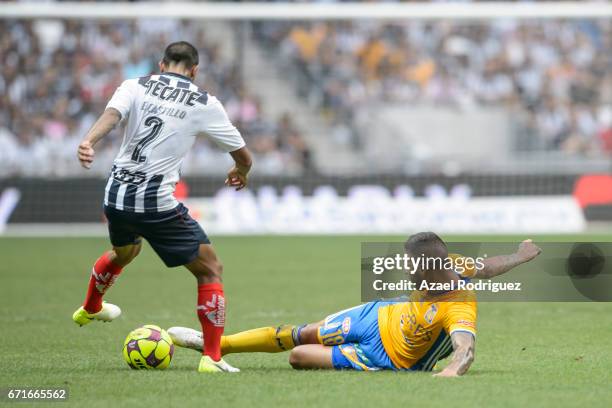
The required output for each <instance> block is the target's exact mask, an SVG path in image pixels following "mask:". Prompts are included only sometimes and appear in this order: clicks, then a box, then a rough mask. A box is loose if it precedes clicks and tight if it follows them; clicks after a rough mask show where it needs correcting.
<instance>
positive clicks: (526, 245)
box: [516, 239, 542, 262]
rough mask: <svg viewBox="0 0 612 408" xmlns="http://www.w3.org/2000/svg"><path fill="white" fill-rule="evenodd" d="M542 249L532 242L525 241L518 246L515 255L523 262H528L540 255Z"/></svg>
mask: <svg viewBox="0 0 612 408" xmlns="http://www.w3.org/2000/svg"><path fill="white" fill-rule="evenodd" d="M541 252H542V249H541V248H540V247H539V246H537V245H536V244H534V243H533V241H532V240H530V239H526V240H525V241H523V242H521V243H520V244H519V247H518V250H517V251H516V253H517V255H518V256H519V257H520V259H521V260H522V261H523V262H529V261H531V260H532V259H533V258H535V257H536V256H538V255H540V253H541Z"/></svg>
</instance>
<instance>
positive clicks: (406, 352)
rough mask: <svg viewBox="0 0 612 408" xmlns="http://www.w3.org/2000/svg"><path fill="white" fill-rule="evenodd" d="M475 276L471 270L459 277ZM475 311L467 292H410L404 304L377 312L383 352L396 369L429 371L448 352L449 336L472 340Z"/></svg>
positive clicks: (474, 295)
mask: <svg viewBox="0 0 612 408" xmlns="http://www.w3.org/2000/svg"><path fill="white" fill-rule="evenodd" d="M449 256H451V257H453V258H456V257H459V255H454V254H452V255H449ZM475 273H476V271H475V270H474V269H473V268H471V269H465V270H464V271H462V273H460V274H459V275H460V276H461V277H462V278H469V277H471V276H474V274H475ZM476 309H477V308H476V294H475V293H474V291H471V290H453V291H449V292H446V293H442V294H438V295H430V294H427V293H424V292H413V293H412V294H411V296H410V298H409V301H408V302H401V303H392V304H389V305H386V306H383V307H381V308H380V309H379V310H378V326H379V331H380V337H381V340H382V343H383V346H384V348H385V351H386V352H387V355H388V356H389V358H390V359H391V361H392V362H393V364H394V365H395V366H396V367H397V368H398V369H409V370H425V371H427V370H431V369H432V368H433V366H434V365H435V363H436V362H437V361H438V360H440V359H442V358H445V357H446V356H448V355H449V354H450V353H451V352H452V343H451V339H450V335H451V334H452V333H453V332H456V331H465V332H469V333H471V334H472V335H474V336H476Z"/></svg>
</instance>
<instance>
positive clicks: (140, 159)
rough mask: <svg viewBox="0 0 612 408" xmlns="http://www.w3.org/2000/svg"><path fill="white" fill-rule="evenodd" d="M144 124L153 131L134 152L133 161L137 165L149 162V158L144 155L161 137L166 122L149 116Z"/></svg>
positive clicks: (139, 143)
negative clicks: (155, 140) (146, 149)
mask: <svg viewBox="0 0 612 408" xmlns="http://www.w3.org/2000/svg"><path fill="white" fill-rule="evenodd" d="M144 124H145V126H147V127H150V128H151V130H150V131H149V133H148V134H147V135H146V136H145V137H143V138H142V140H141V141H140V142H138V144H137V145H136V148H135V149H134V152H132V161H133V162H136V163H144V162H146V161H147V157H146V156H145V155H144V149H145V148H146V147H147V146H149V145H150V144H151V143H152V142H153V140H154V139H155V138H156V137H157V136H158V135H159V132H161V130H162V127H163V126H164V121H163V120H161V119H160V118H158V117H157V116H149V117H148V118H147V119H145V121H144Z"/></svg>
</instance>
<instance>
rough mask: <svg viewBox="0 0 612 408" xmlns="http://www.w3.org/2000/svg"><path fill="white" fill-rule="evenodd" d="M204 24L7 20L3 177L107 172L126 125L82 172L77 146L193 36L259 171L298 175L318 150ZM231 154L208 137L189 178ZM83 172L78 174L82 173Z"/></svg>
mask: <svg viewBox="0 0 612 408" xmlns="http://www.w3.org/2000/svg"><path fill="white" fill-rule="evenodd" d="M202 27H203V25H202V24H201V23H198V22H197V21H177V20H137V21H113V22H100V21H68V20H67V21H60V20H35V21H31V20H19V21H11V20H8V21H7V20H0V60H2V66H1V67H0V174H1V175H2V176H9V175H13V174H18V175H60V176H62V175H73V176H74V175H84V174H96V175H100V174H105V173H106V172H108V170H109V168H110V163H111V161H112V159H113V156H114V154H115V152H116V150H117V147H118V143H113V142H118V140H117V139H118V138H119V137H121V131H120V130H118V131H114V132H113V133H112V134H111V135H110V137H109V140H106V141H104V142H102V143H101V144H100V146H99V147H98V148H97V151H96V163H94V167H93V169H92V170H91V171H90V173H84V172H82V171H79V167H78V163H77V162H76V153H75V152H76V146H77V145H78V143H79V141H80V139H81V138H82V137H83V136H84V135H85V134H86V132H87V130H88V129H89V128H90V126H91V125H92V124H93V122H94V121H95V120H96V118H97V116H98V115H99V114H100V113H101V112H102V111H103V110H104V107H105V105H106V102H107V101H108V100H109V98H110V97H111V96H112V93H113V92H114V90H115V89H116V87H117V86H118V85H119V84H120V83H121V82H122V81H123V80H124V79H126V78H134V77H139V76H144V75H147V74H149V73H152V72H157V70H158V68H157V62H158V61H159V59H160V56H161V54H162V52H163V49H164V47H165V46H166V45H167V44H168V43H169V42H171V41H174V40H177V39H184V38H189V39H190V40H191V41H192V42H193V43H194V44H195V45H196V46H197V48H198V49H199V51H200V65H201V70H200V74H199V77H198V78H197V80H196V83H197V85H198V86H200V87H202V89H205V90H207V91H208V92H209V93H211V94H213V95H216V96H217V97H218V98H219V99H220V100H221V101H222V102H223V103H224V105H225V107H226V109H227V111H228V114H229V116H230V118H231V119H232V121H233V122H234V124H236V126H237V127H239V128H240V130H241V131H242V132H243V134H244V136H245V139H246V140H247V143H248V144H249V145H250V147H251V148H252V150H253V151H254V153H255V159H256V161H257V170H258V171H260V172H264V173H265V172H267V173H278V172H280V171H285V172H289V173H291V172H295V173H299V172H301V171H302V170H303V169H304V168H307V167H309V166H310V153H309V149H308V146H307V145H306V143H305V142H304V139H303V137H302V135H301V132H300V130H299V129H297V128H296V126H295V125H294V123H293V122H292V120H291V118H290V117H289V116H288V115H283V116H282V117H280V118H270V117H268V116H266V114H265V112H264V111H263V108H262V106H261V103H260V102H259V99H258V98H257V96H255V95H252V94H250V93H249V89H248V88H247V87H245V86H244V84H243V83H242V78H241V75H240V74H239V66H238V65H237V64H236V63H235V62H233V61H238V59H237V58H224V57H223V53H222V52H221V51H222V50H221V49H220V47H221V46H222V45H221V44H218V43H217V42H215V41H211V40H210V39H209V38H208V37H207V36H206V34H205V31H204V30H203V29H202ZM228 165H229V163H228V157H227V155H225V154H223V153H221V152H220V151H219V150H217V149H215V148H214V146H212V144H210V143H209V142H208V141H207V140H206V139H205V138H200V139H199V140H198V142H197V144H196V145H195V146H194V148H193V149H192V152H191V154H190V156H189V157H188V158H187V159H186V161H185V164H184V168H183V171H184V173H186V174H196V173H197V174H210V172H213V171H216V172H221V171H225V170H226V168H227V167H228ZM77 171H79V172H78V173H77Z"/></svg>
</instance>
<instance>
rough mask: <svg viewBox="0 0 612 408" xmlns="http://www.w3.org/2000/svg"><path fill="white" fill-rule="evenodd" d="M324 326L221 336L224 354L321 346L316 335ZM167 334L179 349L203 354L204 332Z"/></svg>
mask: <svg viewBox="0 0 612 408" xmlns="http://www.w3.org/2000/svg"><path fill="white" fill-rule="evenodd" d="M322 323H323V322H319V323H312V324H307V325H303V326H293V325H289V324H286V325H281V326H268V327H259V328H257V329H251V330H246V331H242V332H239V333H235V334H231V335H228V336H222V337H221V354H222V355H226V354H233V353H280V352H283V351H288V350H292V349H293V348H294V347H296V346H297V345H300V344H318V340H317V335H316V331H317V328H318V327H319V326H321V324H322ZM168 334H170V337H172V340H173V341H174V343H175V344H176V345H177V346H180V347H186V348H190V349H193V350H198V351H202V344H203V336H202V332H200V331H197V330H193V329H190V328H187V327H170V328H169V329H168Z"/></svg>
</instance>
